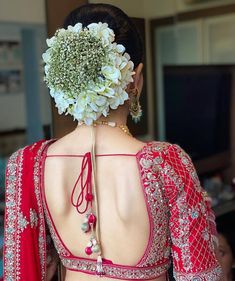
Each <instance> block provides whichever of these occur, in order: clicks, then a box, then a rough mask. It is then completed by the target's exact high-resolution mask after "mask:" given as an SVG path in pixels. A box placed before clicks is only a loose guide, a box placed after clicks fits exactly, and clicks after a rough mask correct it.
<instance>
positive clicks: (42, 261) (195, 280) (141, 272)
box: [4, 141, 222, 281]
mask: <svg viewBox="0 0 235 281" xmlns="http://www.w3.org/2000/svg"><path fill="white" fill-rule="evenodd" d="M49 144H50V142H45V141H40V142H38V143H35V144H33V145H31V146H28V147H26V148H24V149H21V150H19V151H17V152H15V153H14V154H13V155H12V156H11V158H10V160H9V163H8V166H7V171H6V175H7V180H6V211H5V243H4V280H7V281H16V280H17V281H37V280H42V281H45V280H46V259H47V254H48V250H50V247H51V246H50V245H49V243H47V242H48V241H50V239H47V235H48V232H47V231H46V228H47V227H46V225H47V223H46V219H47V222H48V225H49V228H50V234H51V237H52V239H53V241H54V244H55V247H56V249H57V252H58V254H59V256H60V259H61V262H62V264H63V265H64V266H65V267H66V268H67V269H68V270H75V271H80V272H84V273H87V274H96V272H95V270H96V267H95V262H94V260H90V259H84V258H79V257H74V256H72V254H71V253H69V252H68V251H67V250H66V248H65V247H64V245H63V244H62V243H61V241H60V239H59V237H58V236H57V234H56V230H55V229H54V227H53V225H52V222H51V220H50V217H49V215H48V213H47V209H46V208H45V206H43V203H44V200H43V196H42V195H43V193H42V184H41V175H42V172H43V170H42V169H43V159H44V158H45V153H46V152H45V151H46V150H47V147H48V145H49ZM136 158H137V162H138V164H139V169H140V174H141V180H142V188H143V193H144V196H145V199H146V204H147V209H148V213H149V220H150V228H151V229H150V237H149V242H148V246H147V248H146V251H145V253H144V254H143V257H142V259H141V260H140V261H139V263H138V264H137V265H136V266H122V265H119V264H113V263H110V262H108V261H107V262H106V261H105V260H104V264H103V267H104V272H105V275H106V276H107V277H109V278H116V279H121V280H151V279H154V278H157V277H159V276H161V275H164V274H166V272H167V270H168V268H169V265H170V262H171V256H172V259H173V265H174V274H175V279H176V280H177V281H189V280H190V281H206V280H210V281H219V280H222V272H221V268H220V266H219V264H218V262H217V259H216V256H215V250H214V242H215V239H214V238H215V234H216V229H215V223H214V215H213V213H212V211H211V209H210V207H209V203H208V198H207V196H206V193H205V192H204V191H203V190H202V188H201V186H200V183H199V180H198V177H197V174H196V172H195V170H194V167H193V165H192V163H191V160H190V158H189V157H188V155H187V154H186V153H185V152H184V151H183V150H182V149H181V148H179V147H178V146H177V145H171V144H168V143H160V142H150V143H147V144H146V145H145V146H144V147H143V148H142V149H141V150H140V151H139V152H138V153H137V154H136Z"/></svg>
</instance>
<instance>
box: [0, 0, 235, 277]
mask: <svg viewBox="0 0 235 281" xmlns="http://www.w3.org/2000/svg"><path fill="white" fill-rule="evenodd" d="M87 2H89V3H100V2H102V3H109V4H113V5H116V6H118V7H120V8H121V9H123V10H124V11H125V12H126V13H127V14H128V15H129V16H130V17H132V18H133V20H134V22H135V23H136V25H137V27H138V29H139V31H140V33H141V36H142V38H143V42H144V47H145V57H144V74H145V85H144V91H143V95H142V97H141V102H142V104H143V109H144V116H143V120H142V122H141V123H140V127H139V129H137V127H135V126H134V125H130V128H131V131H132V133H133V134H134V135H136V136H137V137H138V138H140V139H142V140H144V141H149V140H152V139H155V140H160V141H169V142H174V143H178V144H179V145H180V146H182V148H184V149H185V150H186V151H187V152H188V153H189V154H190V156H191V157H192V159H193V161H194V164H195V166H196V168H197V171H198V173H199V177H200V179H201V182H202V184H203V186H204V188H205V189H206V190H207V191H208V193H209V195H210V196H211V198H212V205H213V208H214V210H215V212H216V215H217V216H218V217H219V216H223V215H226V214H227V213H231V212H233V211H234V209H235V201H234V193H235V0H103V1H97V0H90V1H79V0H77V1H76V0H66V1H63V0H56V1H55V0H21V1H16V0H11V1H9V0H0V108H1V109H0V247H2V244H3V216H4V188H5V176H4V174H5V167H6V163H7V160H8V158H9V156H10V155H11V154H12V153H13V152H14V151H15V150H17V149H18V148H20V147H22V146H25V145H27V144H31V143H33V142H35V141H37V140H40V139H42V138H46V139H48V138H52V137H60V136H61V135H63V134H65V133H66V132H67V131H68V130H69V129H71V128H73V126H74V125H73V124H71V120H70V119H61V118H59V117H58V115H57V113H56V112H55V111H54V110H52V106H51V100H50V97H49V94H48V90H47V88H46V87H45V84H44V81H43V63H42V58H41V55H42V53H43V52H44V50H45V49H46V44H45V40H46V38H47V37H48V34H49V35H52V34H53V32H54V30H55V29H56V28H57V27H59V25H60V23H61V22H62V18H63V12H62V11H63V10H67V11H69V10H72V9H73V8H74V7H75V6H77V5H79V4H83V3H87ZM58 7H59V8H60V9H59V10H58ZM63 8H64V9H63ZM55 11H58V13H59V12H61V14H59V16H60V21H59V20H58V19H55ZM53 12H54V15H53ZM57 15H58V14H56V16H57ZM68 124H69V125H68ZM59 128H60V129H59ZM0 268H1V271H0V276H1V274H2V264H0Z"/></svg>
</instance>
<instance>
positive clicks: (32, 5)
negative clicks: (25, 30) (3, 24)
mask: <svg viewBox="0 0 235 281" xmlns="http://www.w3.org/2000/svg"><path fill="white" fill-rule="evenodd" d="M44 2H45V1H44V0H0V21H8V22H26V23H45V21H46V17H45V3H44Z"/></svg>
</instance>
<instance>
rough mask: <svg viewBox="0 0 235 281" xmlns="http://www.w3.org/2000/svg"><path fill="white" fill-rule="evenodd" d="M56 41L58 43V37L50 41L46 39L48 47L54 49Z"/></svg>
mask: <svg viewBox="0 0 235 281" xmlns="http://www.w3.org/2000/svg"><path fill="white" fill-rule="evenodd" d="M55 41H56V37H55V36H53V37H51V38H50V39H46V43H47V46H48V47H52V46H53V44H54V43H55Z"/></svg>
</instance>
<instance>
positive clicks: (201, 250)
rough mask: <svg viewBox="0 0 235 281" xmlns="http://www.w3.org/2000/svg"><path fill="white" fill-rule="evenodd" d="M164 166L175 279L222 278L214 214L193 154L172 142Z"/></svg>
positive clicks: (201, 280) (215, 279)
mask: <svg viewBox="0 0 235 281" xmlns="http://www.w3.org/2000/svg"><path fill="white" fill-rule="evenodd" d="M164 165H165V167H164V170H165V177H166V186H165V191H166V195H167V197H168V200H169V206H170V235H171V243H172V256H173V264H174V277H175V279H176V280H177V281H199V280H200V281H206V280H211V281H212V280H213V281H219V280H222V270H221V267H220V266H219V264H218V261H217V259H216V256H215V249H214V237H216V228H215V222H214V214H213V212H212V211H211V208H210V205H209V201H208V197H207V196H206V193H205V192H204V191H203V189H202V187H201V186H200V182H199V179H198V176H197V174H196V171H195V169H194V166H193V164H192V161H191V159H190V157H189V156H188V155H187V154H186V153H185V152H184V151H183V150H182V149H181V148H180V147H179V146H177V145H170V147H169V149H168V152H167V154H166V160H165V164H164Z"/></svg>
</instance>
